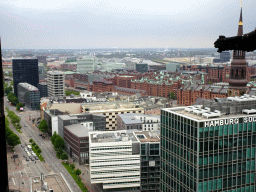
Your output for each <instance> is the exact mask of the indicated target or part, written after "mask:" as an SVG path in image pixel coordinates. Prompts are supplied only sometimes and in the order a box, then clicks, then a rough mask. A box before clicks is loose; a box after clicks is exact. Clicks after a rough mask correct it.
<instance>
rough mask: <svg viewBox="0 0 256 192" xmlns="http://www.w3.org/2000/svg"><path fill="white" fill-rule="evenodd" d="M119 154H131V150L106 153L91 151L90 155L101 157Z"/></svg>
mask: <svg viewBox="0 0 256 192" xmlns="http://www.w3.org/2000/svg"><path fill="white" fill-rule="evenodd" d="M119 155H132V152H131V151H130V152H108V153H91V155H90V156H91V157H102V156H119Z"/></svg>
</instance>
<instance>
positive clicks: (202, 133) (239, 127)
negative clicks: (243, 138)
mask: <svg viewBox="0 0 256 192" xmlns="http://www.w3.org/2000/svg"><path fill="white" fill-rule="evenodd" d="M245 132H250V133H251V132H256V122H253V123H240V124H234V125H223V126H215V127H205V128H200V129H199V138H207V137H214V136H223V135H224V136H225V135H233V134H238V133H245Z"/></svg>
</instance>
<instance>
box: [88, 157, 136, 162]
mask: <svg viewBox="0 0 256 192" xmlns="http://www.w3.org/2000/svg"><path fill="white" fill-rule="evenodd" d="M138 160H140V159H139V158H136V159H128V158H126V159H110V160H92V161H91V163H104V162H116V161H138Z"/></svg>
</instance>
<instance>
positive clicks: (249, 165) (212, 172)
mask: <svg viewBox="0 0 256 192" xmlns="http://www.w3.org/2000/svg"><path fill="white" fill-rule="evenodd" d="M254 169H255V161H253V160H251V161H247V162H242V163H236V164H233V165H232V164H230V165H222V166H218V167H211V168H207V169H200V170H199V179H208V178H213V177H218V176H222V175H223V176H225V177H226V176H227V175H228V174H234V173H242V172H245V171H254Z"/></svg>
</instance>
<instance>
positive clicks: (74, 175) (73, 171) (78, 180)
mask: <svg viewBox="0 0 256 192" xmlns="http://www.w3.org/2000/svg"><path fill="white" fill-rule="evenodd" d="M62 165H63V166H64V167H65V168H66V169H67V171H68V172H69V174H70V175H71V176H72V177H73V179H74V180H75V182H76V183H77V185H78V186H79V187H80V189H81V190H82V191H83V192H87V191H88V189H87V188H86V187H85V185H84V183H83V182H82V181H81V179H80V177H78V176H77V175H76V174H75V169H72V168H71V167H70V166H69V163H67V164H66V163H64V162H62Z"/></svg>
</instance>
